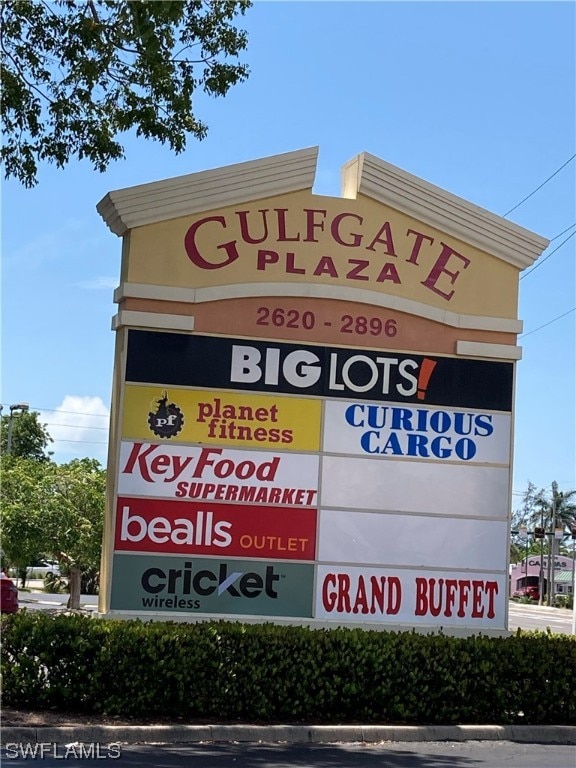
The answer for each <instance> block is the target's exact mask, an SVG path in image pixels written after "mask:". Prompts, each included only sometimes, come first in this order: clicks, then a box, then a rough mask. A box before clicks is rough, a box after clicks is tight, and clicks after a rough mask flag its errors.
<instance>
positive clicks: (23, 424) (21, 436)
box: [0, 411, 54, 461]
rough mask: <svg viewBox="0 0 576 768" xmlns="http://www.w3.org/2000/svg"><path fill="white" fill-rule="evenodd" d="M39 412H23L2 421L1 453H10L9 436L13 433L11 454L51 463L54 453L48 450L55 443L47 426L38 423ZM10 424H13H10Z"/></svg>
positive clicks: (0, 420) (0, 431)
mask: <svg viewBox="0 0 576 768" xmlns="http://www.w3.org/2000/svg"><path fill="white" fill-rule="evenodd" d="M39 415H40V414H39V413H37V411H23V412H18V413H14V414H12V415H11V416H2V418H1V419H0V451H1V452H2V454H6V453H7V452H8V435H9V433H10V432H11V433H12V435H11V439H10V453H11V455H12V456H20V457H21V458H27V459H34V460H35V461H50V456H51V455H52V451H48V450H47V448H48V446H49V445H50V443H53V442H54V441H53V440H52V438H51V437H50V435H49V434H48V430H47V429H46V424H41V423H40V422H39V421H38V417H39ZM10 422H12V423H11V424H10Z"/></svg>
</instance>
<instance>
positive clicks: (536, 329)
mask: <svg viewBox="0 0 576 768" xmlns="http://www.w3.org/2000/svg"><path fill="white" fill-rule="evenodd" d="M575 309H576V307H572V309H569V310H568V312H564V314H563V315H558V317H555V318H554V320H550V321H549V322H547V323H544V325H539V326H538V328H534V330H533V331H528V333H523V334H522V336H518V338H519V339H525V338H526V336H530V335H531V334H533V333H536V331H540V330H541V329H542V328H546V326H547V325H552V323H555V322H556V321H557V320H561V319H562V318H563V317H566V315H569V314H570V312H574V310H575Z"/></svg>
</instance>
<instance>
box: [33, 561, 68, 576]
mask: <svg viewBox="0 0 576 768" xmlns="http://www.w3.org/2000/svg"><path fill="white" fill-rule="evenodd" d="M48 573H53V574H54V575H55V576H60V566H59V565H58V563H57V562H56V560H42V561H41V562H40V563H39V565H29V566H28V574H27V577H26V578H28V579H43V578H44V577H45V576H46V574H48Z"/></svg>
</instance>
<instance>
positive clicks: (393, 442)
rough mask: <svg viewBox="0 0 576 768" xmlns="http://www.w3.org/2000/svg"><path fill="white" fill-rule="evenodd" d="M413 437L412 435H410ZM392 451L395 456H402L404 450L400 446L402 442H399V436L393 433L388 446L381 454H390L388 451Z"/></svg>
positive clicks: (387, 443) (387, 442)
mask: <svg viewBox="0 0 576 768" xmlns="http://www.w3.org/2000/svg"><path fill="white" fill-rule="evenodd" d="M410 437H412V435H410ZM389 448H390V449H391V452H392V454H393V455H394V456H402V455H403V454H402V448H401V446H400V441H399V440H398V435H397V434H396V433H395V432H392V433H391V434H390V437H389V438H388V440H387V441H386V445H385V446H384V448H382V450H381V451H380V453H388V449H389Z"/></svg>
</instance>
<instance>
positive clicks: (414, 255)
mask: <svg viewBox="0 0 576 768" xmlns="http://www.w3.org/2000/svg"><path fill="white" fill-rule="evenodd" d="M406 234H407V235H416V240H415V242H414V247H413V248H412V253H411V254H410V258H409V259H406V261H407V263H408V264H416V265H417V264H418V256H419V255H420V248H421V247H422V241H423V240H429V241H430V245H432V244H433V242H434V238H433V237H428V235H423V234H422V232H416V230H414V229H409V230H408V231H407V232H406Z"/></svg>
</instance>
